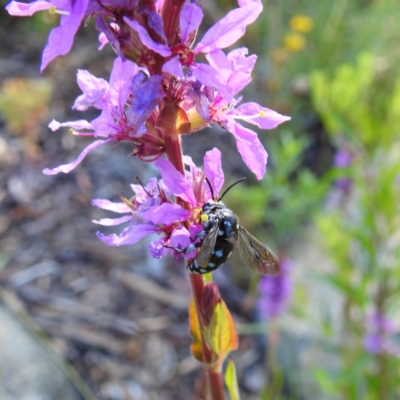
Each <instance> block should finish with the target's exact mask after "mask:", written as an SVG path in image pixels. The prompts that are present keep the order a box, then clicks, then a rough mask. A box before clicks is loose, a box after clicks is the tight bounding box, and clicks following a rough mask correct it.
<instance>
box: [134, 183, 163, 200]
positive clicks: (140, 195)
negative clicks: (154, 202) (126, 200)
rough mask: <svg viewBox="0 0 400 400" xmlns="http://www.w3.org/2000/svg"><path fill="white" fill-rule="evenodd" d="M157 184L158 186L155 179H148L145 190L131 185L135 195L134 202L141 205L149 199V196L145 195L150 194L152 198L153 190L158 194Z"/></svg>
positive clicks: (140, 186) (139, 186)
mask: <svg viewBox="0 0 400 400" xmlns="http://www.w3.org/2000/svg"><path fill="white" fill-rule="evenodd" d="M157 184H158V180H157V178H150V179H149V183H148V184H147V185H146V186H145V189H146V190H144V189H143V187H142V185H135V184H132V185H131V189H132V190H133V192H134V193H135V198H136V201H137V202H138V203H140V204H143V203H145V202H146V201H147V200H148V199H149V195H148V194H147V193H150V194H151V195H153V196H154V193H153V191H154V189H156V193H158V189H157ZM146 192H147V193H146Z"/></svg>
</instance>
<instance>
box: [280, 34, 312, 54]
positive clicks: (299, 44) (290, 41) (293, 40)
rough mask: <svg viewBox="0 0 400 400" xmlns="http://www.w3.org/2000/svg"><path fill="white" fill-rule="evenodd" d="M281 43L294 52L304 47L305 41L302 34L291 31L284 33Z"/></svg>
mask: <svg viewBox="0 0 400 400" xmlns="http://www.w3.org/2000/svg"><path fill="white" fill-rule="evenodd" d="M283 43H284V46H285V49H286V50H288V51H293V52H296V51H300V50H302V49H303V48H304V46H305V44H306V41H305V39H304V37H303V36H302V35H299V34H298V33H293V32H291V33H287V34H286V35H285V37H284V39H283Z"/></svg>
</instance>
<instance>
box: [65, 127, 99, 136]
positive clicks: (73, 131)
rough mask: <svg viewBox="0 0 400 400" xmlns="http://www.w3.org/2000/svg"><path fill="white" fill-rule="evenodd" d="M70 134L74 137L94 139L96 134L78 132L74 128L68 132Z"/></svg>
mask: <svg viewBox="0 0 400 400" xmlns="http://www.w3.org/2000/svg"><path fill="white" fill-rule="evenodd" d="M68 134H70V135H74V136H85V137H88V136H89V137H94V132H78V131H76V130H74V129H72V128H71V129H70V130H69V131H68Z"/></svg>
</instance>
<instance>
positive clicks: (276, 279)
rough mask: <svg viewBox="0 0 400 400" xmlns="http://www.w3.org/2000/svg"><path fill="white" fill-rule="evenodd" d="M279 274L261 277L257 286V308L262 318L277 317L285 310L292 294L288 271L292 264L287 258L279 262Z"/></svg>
mask: <svg viewBox="0 0 400 400" xmlns="http://www.w3.org/2000/svg"><path fill="white" fill-rule="evenodd" d="M279 264H280V266H281V274H280V275H278V276H262V277H261V280H260V282H259V284H258V293H259V298H258V301H257V308H258V310H259V312H260V314H261V317H262V318H265V319H269V318H276V317H279V316H280V315H281V314H282V313H283V312H284V311H285V309H286V307H287V304H288V302H289V299H290V297H291V294H292V282H291V279H290V270H291V269H292V262H291V261H290V260H288V259H287V258H285V259H283V260H280V262H279Z"/></svg>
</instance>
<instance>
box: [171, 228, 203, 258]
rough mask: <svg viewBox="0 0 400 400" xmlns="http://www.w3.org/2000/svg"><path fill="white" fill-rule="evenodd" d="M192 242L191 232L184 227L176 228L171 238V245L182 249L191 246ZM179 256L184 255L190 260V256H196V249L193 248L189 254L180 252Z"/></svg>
mask: <svg viewBox="0 0 400 400" xmlns="http://www.w3.org/2000/svg"><path fill="white" fill-rule="evenodd" d="M191 244H192V241H191V239H190V234H189V232H188V230H187V229H186V228H184V227H182V228H179V229H175V230H174V231H173V232H172V235H171V239H170V242H169V245H170V246H171V247H176V248H178V249H181V250H182V249H185V248H186V247H188V246H190V245H191ZM177 256H182V257H183V258H185V259H186V260H188V259H189V258H193V257H195V256H196V250H193V251H191V252H190V253H188V254H183V253H178V254H177Z"/></svg>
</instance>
